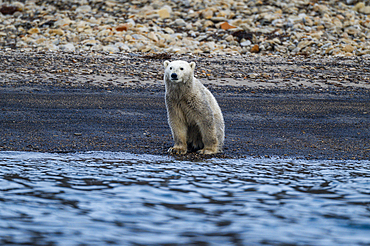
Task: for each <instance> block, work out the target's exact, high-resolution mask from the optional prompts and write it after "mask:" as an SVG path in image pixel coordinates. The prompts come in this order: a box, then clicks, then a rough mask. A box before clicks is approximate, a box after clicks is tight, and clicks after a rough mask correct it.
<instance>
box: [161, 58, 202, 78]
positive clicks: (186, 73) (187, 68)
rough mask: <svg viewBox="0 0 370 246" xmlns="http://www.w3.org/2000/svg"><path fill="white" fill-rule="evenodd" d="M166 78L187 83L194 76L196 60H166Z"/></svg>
mask: <svg viewBox="0 0 370 246" xmlns="http://www.w3.org/2000/svg"><path fill="white" fill-rule="evenodd" d="M164 68H165V70H164V80H165V81H166V82H173V83H187V82H189V81H192V79H193V77H194V69H195V62H191V63H188V62H186V61H173V62H169V61H165V62H164Z"/></svg>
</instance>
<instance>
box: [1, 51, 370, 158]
mask: <svg viewBox="0 0 370 246" xmlns="http://www.w3.org/2000/svg"><path fill="white" fill-rule="evenodd" d="M3 55H4V54H3ZM43 56H44V57H43ZM4 57H5V58H6V59H5V61H4V62H3V64H2V65H0V67H2V68H3V70H2V72H3V75H2V83H1V87H0V129H1V131H2V134H1V136H0V150H2V151H7V150H18V151H41V152H76V151H126V152H130V153H137V154H142V153H148V154H159V155H167V149H168V148H169V147H171V146H172V144H173V141H172V137H171V132H170V128H169V127H168V124H167V118H166V109H165V104H164V86H163V84H161V76H162V72H161V71H162V68H161V64H162V62H163V60H161V59H147V58H140V57H138V58H132V57H131V58H130V59H128V58H127V59H126V58H125V59H126V60H124V61H123V60H122V59H124V58H117V57H116V58H109V57H108V56H102V57H99V59H100V60H97V59H95V60H91V59H90V60H88V59H85V58H84V57H83V56H76V55H73V56H72V55H61V56H56V55H54V56H53V57H52V58H53V59H54V63H53V64H54V67H52V68H51V67H45V66H43V64H44V63H45V62H47V61H50V58H51V56H48V55H42V54H41V55H40V57H41V58H40V59H38V58H37V55H35V54H28V55H26V56H24V55H23V59H21V57H22V55H21V54H19V55H17V54H15V55H14V54H13V55H9V56H4ZM9 57H10V58H12V60H13V63H11V62H10V61H9V59H10V58H9ZM36 58H37V59H36ZM188 58H189V57H188ZM71 59H72V60H71ZM73 59H75V61H76V62H75V63H73ZM189 59H190V58H189ZM194 59H196V61H197V64H198V68H197V69H198V70H197V71H198V77H200V78H201V79H202V81H203V83H205V84H206V86H207V87H208V88H210V90H211V91H212V92H213V93H214V95H215V96H216V99H217V100H218V102H219V104H220V106H221V108H222V110H223V114H224V118H225V125H226V139H225V149H224V153H223V154H219V155H216V157H226V158H239V157H243V156H255V157H260V156H262V157H264V156H279V157H293V158H307V159H369V155H370V140H369V137H370V130H369V126H370V117H369V113H370V94H369V92H368V86H369V78H368V76H369V75H368V73H367V70H366V69H368V64H367V63H368V62H369V61H367V60H365V61H358V60H351V59H337V60H336V61H337V62H333V61H332V62H331V63H330V64H331V67H329V69H326V70H323V69H320V68H316V69H313V67H317V66H318V64H319V62H320V61H319V60H316V61H305V62H303V63H304V64H305V65H302V64H303V63H300V64H299V65H297V63H298V61H295V62H294V63H293V64H292V65H291V66H290V68H289V69H290V70H291V71H293V72H291V73H284V72H283V71H282V67H286V66H287V64H288V63H291V61H288V60H285V62H284V60H282V61H283V62H281V61H280V63H277V62H276V59H277V58H271V59H270V60H268V59H267V58H261V59H260V60H259V63H258V61H257V60H258V59H257V60H256V59H255V60H253V66H254V68H255V69H254V70H253V72H252V71H247V70H248V69H250V66H251V65H250V66H247V65H246V63H248V64H251V62H250V61H246V59H244V58H243V59H239V65H240V64H241V65H240V66H242V65H244V67H245V70H240V71H242V72H243V73H245V75H244V74H242V75H238V74H237V73H236V72H235V71H234V69H236V64H237V63H235V60H232V59H231V58H230V59H226V61H224V62H223V67H224V69H220V68H219V67H218V66H220V63H218V62H217V61H216V60H217V59H216V58H208V59H207V58H199V57H198V58H194ZM266 59H267V60H266ZM274 59H275V60H274ZM36 60H37V61H36ZM14 61H18V63H17V62H14ZM30 61H32V62H30ZM63 61H64V62H63ZM66 61H70V62H71V64H72V63H73V64H74V65H70V64H69V63H67V62H66ZM102 61H103V62H102ZM7 62H8V63H9V64H7ZM100 62H101V64H102V65H101V66H100V67H99V66H97V65H98V64H99V63H100ZM243 62H244V63H243ZM22 63H23V64H22ZM135 63H137V64H139V65H138V66H140V67H141V66H143V65H142V64H151V65H148V67H147V70H143V71H145V74H147V76H150V75H148V74H150V73H153V76H152V78H144V77H143V74H139V72H140V71H138V70H137V68H136V67H135V66H134V65H132V64H135ZM25 64H28V65H25ZM117 64H118V65H117ZM119 64H121V65H119ZM122 64H124V65H122ZM153 64H155V65H153ZM207 64H210V65H209V68H212V69H210V72H209V73H210V75H209V76H208V75H207V74H206V75H205V76H208V77H211V76H212V78H207V77H203V76H202V70H204V67H205V65H207ZM274 64H275V66H274ZM320 64H325V61H323V60H321V63H320ZM327 64H329V63H327ZM7 65H8V66H7ZM95 65H96V66H97V67H96V70H95V71H92V72H91V73H90V74H84V73H83V71H84V69H85V68H88V67H92V66H95ZM68 66H69V69H68V71H67V70H63V69H64V68H65V67H68ZM119 66H121V67H119ZM124 66H126V68H127V69H124ZM259 66H260V67H259ZM302 66H307V67H310V68H307V69H303V68H302ZM321 66H323V65H321ZM311 68H312V69H311ZM130 69H131V70H130ZM159 69H161V70H159ZM302 69H303V71H302ZM30 71H33V72H30ZM53 71H55V72H53ZM101 71H106V73H105V74H101ZM155 71H160V72H157V73H155ZM229 71H231V72H233V71H234V72H233V73H234V74H236V75H238V77H234V78H233V77H232V76H227V73H229ZM294 71H295V72H294ZM85 72H86V71H85ZM206 72H207V71H206ZM231 72H230V73H231ZM319 72H320V73H321V74H323V73H325V75H322V76H321V75H318V74H319ZM278 73H281V74H282V75H278ZM289 74H290V75H289ZM302 74H303V75H306V76H305V78H306V82H304V81H303V80H302V81H301V82H299V79H297V78H298V77H299V76H301V75H302ZM89 76H90V77H89ZM99 76H101V77H102V78H105V80H104V79H102V78H100V77H99ZM128 76H130V78H127V77H128ZM261 76H262V77H261ZM279 76H281V78H280V79H281V81H280V82H279V80H276V79H277V77H279ZM283 76H284V77H285V78H283ZM315 76H321V77H320V78H321V80H320V79H317V80H314V77H315ZM311 77H312V78H311ZM125 78H126V79H125ZM263 78H264V80H263ZM302 78H303V76H302ZM325 78H326V79H325ZM124 80H125V81H124ZM347 80H348V81H347ZM87 81H90V83H87ZM99 81H100V82H99ZM120 81H121V82H120ZM225 81H226V82H227V81H230V83H229V82H227V83H226V84H225ZM274 81H275V82H274ZM315 81H316V82H315ZM345 81H347V83H345ZM104 82H106V83H104ZM124 82H126V83H124ZM222 82H224V83H222ZM311 82H312V85H311V84H310V83H311ZM240 83H241V84H242V85H240ZM303 83H305V84H303ZM319 83H321V85H319ZM351 83H353V85H351ZM288 84H290V86H289V85H288ZM314 84H316V86H314ZM185 158H190V159H193V158H203V157H199V156H197V155H195V154H191V155H187V156H185Z"/></svg>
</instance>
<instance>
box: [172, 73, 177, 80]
mask: <svg viewBox="0 0 370 246" xmlns="http://www.w3.org/2000/svg"><path fill="white" fill-rule="evenodd" d="M178 79H179V77H178V76H177V73H171V80H178Z"/></svg>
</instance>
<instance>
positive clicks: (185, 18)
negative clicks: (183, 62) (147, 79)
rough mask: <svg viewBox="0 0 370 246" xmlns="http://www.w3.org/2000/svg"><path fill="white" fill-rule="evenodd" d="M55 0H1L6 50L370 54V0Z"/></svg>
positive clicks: (0, 33) (0, 32)
mask: <svg viewBox="0 0 370 246" xmlns="http://www.w3.org/2000/svg"><path fill="white" fill-rule="evenodd" d="M23 2H24V3H23ZM56 2H57V1H54V2H53V1H51V2H50V3H48V4H47V5H45V4H42V2H40V1H22V3H20V2H13V3H12V4H8V5H6V6H5V4H3V5H1V3H0V10H1V11H0V12H1V14H0V49H3V48H4V49H9V48H10V49H23V50H35V51H40V50H48V51H58V52H68V53H71V52H72V53H73V52H82V51H91V52H105V53H119V52H149V53H158V54H161V53H166V52H172V53H180V54H183V53H189V54H190V53H193V54H201V53H206V54H224V55H228V54H238V53H239V54H246V53H247V54H248V53H252V54H256V53H258V54H260V55H280V56H295V55H305V56H333V55H334V56H348V55H355V56H367V55H369V54H370V2H369V1H361V0H360V1H358V0H357V1H355V0H346V1H343V0H331V1H330V4H320V2H310V1H305V0H299V1H285V0H278V1H274V3H269V2H268V1H253V0H248V1H244V2H240V1H235V0H207V1H206V0H197V1H188V0H187V1H174V0H164V1H146V0H136V1H125V2H122V1H121V2H120V1H82V2H80V3H78V2H73V4H72V2H71V6H70V7H69V8H61V6H60V5H58V4H56ZM54 4H55V5H54Z"/></svg>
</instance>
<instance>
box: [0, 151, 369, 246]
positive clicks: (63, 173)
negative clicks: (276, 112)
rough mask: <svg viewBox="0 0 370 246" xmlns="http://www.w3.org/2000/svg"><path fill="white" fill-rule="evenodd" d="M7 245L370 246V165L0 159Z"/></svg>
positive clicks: (24, 155)
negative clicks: (265, 245) (262, 245)
mask: <svg viewBox="0 0 370 246" xmlns="http://www.w3.org/2000/svg"><path fill="white" fill-rule="evenodd" d="M0 166H1V168H0V244H1V245H10V244H16V245H21V244H25V245H68V246H69V245H164V244H169V245H261V244H267V245H287V244H291V245H370V171H369V170H370V161H308V160H294V159H279V158H266V159H255V158H248V159H238V160H231V159H230V160H224V159H211V160H204V161H201V162H190V161H177V160H175V159H173V158H170V157H160V156H151V155H133V154H128V153H109V152H91V153H76V154H49V153H30V152H0Z"/></svg>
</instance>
